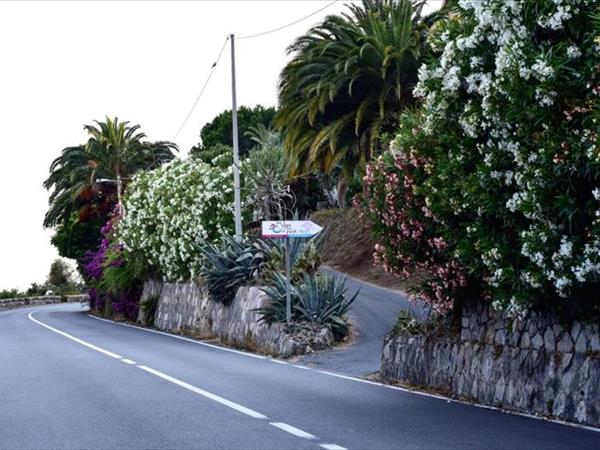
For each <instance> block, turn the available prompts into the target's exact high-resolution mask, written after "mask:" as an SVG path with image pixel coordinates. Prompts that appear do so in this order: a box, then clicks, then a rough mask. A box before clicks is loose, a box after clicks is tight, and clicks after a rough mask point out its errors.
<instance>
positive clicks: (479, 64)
mask: <svg viewBox="0 0 600 450" xmlns="http://www.w3.org/2000/svg"><path fill="white" fill-rule="evenodd" d="M599 5H600V2H599V1H597V0H590V1H571V2H568V1H564V2H560V1H552V0H531V1H525V2H522V1H517V2H506V1H504V0H490V1H481V2H479V1H460V2H458V4H457V5H456V8H455V11H454V14H452V15H451V16H450V17H448V18H447V19H446V20H443V21H440V22H438V23H437V24H436V25H435V26H434V27H433V29H432V31H431V33H430V36H429V40H428V42H429V43H430V46H431V51H432V55H433V56H434V57H433V58H431V59H429V60H428V62H427V63H426V64H425V65H424V66H423V67H421V69H420V70H419V83H418V84H417V86H416V88H415V91H414V94H415V95H416V96H418V97H421V98H422V99H423V103H422V108H421V110H420V111H419V112H417V113H416V114H412V113H411V114H409V115H405V117H404V119H403V120H402V121H401V123H402V124H403V126H402V127H401V130H400V132H399V135H398V137H397V138H396V139H395V140H394V142H393V143H392V145H391V147H390V153H389V154H388V155H386V156H385V158H383V159H382V160H380V161H378V162H376V163H375V164H373V165H372V166H371V167H370V168H369V169H368V170H367V176H366V177H365V182H366V194H367V195H366V196H365V197H366V211H367V215H368V216H369V218H370V221H371V223H372V224H373V227H374V230H375V231H376V237H377V238H378V241H379V242H378V245H377V246H376V254H377V258H378V259H380V260H381V262H382V263H383V264H384V266H386V268H387V269H388V270H390V271H391V272H394V273H398V274H410V273H411V272H413V273H414V272H419V271H420V272H426V274H427V275H428V276H426V277H424V279H425V281H426V283H425V285H423V286H421V288H420V289H419V291H418V292H417V296H418V297H419V298H421V299H424V300H425V301H428V302H429V303H430V304H431V305H432V306H433V308H434V309H435V310H436V311H439V312H442V313H445V312H448V311H449V310H451V309H452V308H453V307H455V306H458V307H460V306H461V305H462V304H463V301H464V300H465V299H467V300H468V299H472V300H480V299H484V301H488V302H490V303H491V304H492V305H493V306H494V307H495V308H496V309H500V310H506V311H508V312H509V313H511V314H514V315H516V316H521V315H523V314H525V313H526V312H527V311H528V310H529V309H531V308H538V309H540V308H541V309H550V310H553V311H557V310H558V311H561V312H563V313H566V314H568V315H570V316H572V315H577V316H579V317H583V318H589V317H590V313H591V314H593V315H595V316H596V317H598V316H599V315H600V302H599V301H598V298H599V297H598V295H596V292H597V290H598V287H599V286H600V238H599V236H600V212H599V211H600V185H599V180H600V151H599V145H598V143H599V137H598V120H600V71H599V70H598V67H599V65H600V52H599V49H600V15H599V14H598V6H599Z"/></svg>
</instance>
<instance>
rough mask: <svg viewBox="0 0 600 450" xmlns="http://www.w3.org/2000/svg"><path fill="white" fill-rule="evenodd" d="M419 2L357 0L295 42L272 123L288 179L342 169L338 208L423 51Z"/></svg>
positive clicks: (407, 92) (387, 125) (403, 103)
mask: <svg viewBox="0 0 600 450" xmlns="http://www.w3.org/2000/svg"><path fill="white" fill-rule="evenodd" d="M422 6H423V2H416V1H411V0H363V2H362V4H361V5H348V9H349V11H348V12H346V13H344V14H343V15H342V16H335V15H331V16H328V17H326V18H325V20H324V21H323V22H322V23H321V24H319V25H317V26H315V27H313V28H312V29H310V30H309V31H308V33H306V34H305V35H303V36H301V37H299V38H298V39H297V40H296V41H295V42H294V43H293V44H292V45H291V46H290V47H289V48H288V53H289V54H293V57H292V59H291V61H290V62H289V63H288V64H287V65H286V66H285V68H284V69H283V71H282V73H281V76H280V82H279V101H280V109H279V112H278V113H277V115H276V117H275V124H276V126H277V127H279V128H280V129H281V130H282V132H283V134H284V145H285V148H286V151H287V152H288V153H289V154H290V157H291V158H290V159H291V160H292V161H293V169H292V171H293V173H292V175H301V174H305V173H307V172H311V171H321V172H324V173H330V172H331V171H332V170H333V169H334V168H335V167H338V166H339V167H341V168H342V175H341V177H340V183H339V184H338V196H339V197H338V198H339V203H340V206H342V205H343V204H344V198H345V192H346V186H347V182H348V180H349V179H350V178H351V177H352V175H353V174H354V171H355V169H356V168H357V167H358V166H361V165H363V164H364V163H365V162H366V161H367V160H368V159H369V158H371V157H372V156H373V154H374V153H375V152H376V150H377V147H378V146H379V144H380V138H381V137H382V135H383V133H386V132H391V131H394V128H395V126H396V125H397V117H398V115H399V112H400V110H401V109H402V108H405V107H407V106H410V105H412V104H413V103H414V101H415V100H414V98H413V96H412V90H413V88H414V85H415V84H416V81H417V70H418V66H419V64H420V59H421V55H422V53H423V48H424V41H425V36H426V26H425V24H424V22H423V21H422V20H421V9H422Z"/></svg>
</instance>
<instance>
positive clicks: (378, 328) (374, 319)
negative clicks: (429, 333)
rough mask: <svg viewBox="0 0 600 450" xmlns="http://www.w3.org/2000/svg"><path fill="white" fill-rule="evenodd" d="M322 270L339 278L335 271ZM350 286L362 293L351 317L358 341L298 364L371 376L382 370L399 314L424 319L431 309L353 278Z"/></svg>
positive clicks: (347, 282) (355, 339)
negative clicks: (385, 343)
mask: <svg viewBox="0 0 600 450" xmlns="http://www.w3.org/2000/svg"><path fill="white" fill-rule="evenodd" d="M322 270H323V271H324V272H327V273H333V274H339V273H338V272H335V271H333V270H331V269H322ZM342 275H343V274H342ZM346 286H347V287H348V292H349V293H350V294H354V292H356V291H357V290H359V291H360V293H359V295H358V297H357V299H356V300H355V302H354V305H353V306H352V309H351V310H350V313H349V315H350V319H351V320H352V324H353V332H354V334H355V336H354V340H353V341H352V342H351V343H350V344H349V345H347V346H343V347H341V348H340V349H336V350H328V351H324V352H319V353H315V354H312V355H307V356H302V357H300V358H299V359H298V361H300V362H302V363H303V364H307V365H310V366H315V367H319V368H323V369H329V370H335V371H338V372H342V373H345V374H348V375H353V376H362V375H367V374H370V373H373V372H377V371H378V370H379V368H380V365H381V349H382V346H383V338H384V336H385V335H386V334H387V333H388V332H389V331H390V330H391V329H392V327H393V326H394V323H395V322H396V318H397V316H398V313H399V312H400V311H402V310H405V311H408V310H410V311H412V312H413V314H414V315H415V316H416V317H417V318H421V319H422V318H424V317H425V316H426V315H427V309H426V308H425V306H423V305H414V304H411V303H410V302H409V300H408V299H407V298H406V296H405V295H404V294H403V293H401V292H398V291H393V290H390V289H386V288H383V287H377V286H374V285H372V284H369V283H366V282H364V281H361V280H358V279H356V278H353V277H350V276H348V278H347V281H346Z"/></svg>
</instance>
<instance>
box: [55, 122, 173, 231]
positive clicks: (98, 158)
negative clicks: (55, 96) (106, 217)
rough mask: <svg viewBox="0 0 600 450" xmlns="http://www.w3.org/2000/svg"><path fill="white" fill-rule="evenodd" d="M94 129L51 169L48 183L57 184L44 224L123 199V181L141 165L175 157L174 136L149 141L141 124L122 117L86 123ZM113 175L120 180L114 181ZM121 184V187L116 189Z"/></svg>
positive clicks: (64, 221) (150, 164) (89, 127)
mask: <svg viewBox="0 0 600 450" xmlns="http://www.w3.org/2000/svg"><path fill="white" fill-rule="evenodd" d="M84 129H85V130H86V131H87V133H88V135H89V139H88V142H87V143H86V144H84V145H79V146H75V147H67V148H65V149H63V151H62V153H61V155H60V156H59V157H58V158H56V159H55V160H54V161H53V162H52V164H51V165H50V175H49V177H48V179H47V180H46V181H45V182H44V187H45V188H46V189H48V190H52V192H51V194H50V199H49V203H50V208H49V209H48V212H47V213H46V216H45V218H44V226H46V227H51V226H55V225H58V224H61V223H66V222H67V221H68V220H69V218H70V216H71V214H72V213H73V212H75V211H79V212H80V213H81V214H84V213H89V210H90V209H92V210H93V209H102V210H106V209H107V208H108V206H107V204H112V205H113V206H114V195H111V194H114V192H115V191H116V196H117V204H119V205H121V195H122V182H123V180H126V179H127V178H129V177H130V176H131V175H132V174H133V173H135V172H137V171H138V170H144V169H153V168H155V167H157V166H159V165H161V164H162V163H164V162H166V161H170V160H172V159H173V158H174V157H175V155H174V151H177V146H176V145H175V144H173V143H171V142H166V141H159V142H147V141H145V140H144V139H145V138H146V135H145V134H144V133H141V132H139V129H140V126H139V125H132V126H130V125H129V122H119V119H118V118H116V117H115V118H114V119H112V120H111V119H109V118H108V117H107V118H106V120H105V121H104V122H99V121H95V125H85V126H84ZM112 180H114V181H115V182H116V186H114V185H113V186H111V184H112ZM115 188H116V189H115Z"/></svg>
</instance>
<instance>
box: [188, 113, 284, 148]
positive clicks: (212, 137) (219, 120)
mask: <svg viewBox="0 0 600 450" xmlns="http://www.w3.org/2000/svg"><path fill="white" fill-rule="evenodd" d="M274 117H275V108H272V107H264V106H261V105H257V106H255V107H254V108H249V107H247V106H240V107H239V108H238V131H239V136H238V139H239V151H240V157H244V156H246V155H247V154H248V153H249V152H250V150H251V149H252V147H254V146H255V145H256V143H255V142H254V141H253V140H252V139H251V138H250V137H249V136H248V135H247V133H248V131H250V129H251V128H252V127H256V126H258V125H264V126H265V127H267V128H270V127H271V125H272V122H273V118H274ZM219 145H227V146H229V147H232V146H233V136H232V119H231V110H230V109H229V110H227V111H223V112H222V113H220V114H219V115H218V116H216V117H215V118H214V119H213V120H212V121H211V122H209V123H207V124H206V125H204V126H203V127H202V130H201V131H200V143H198V145H195V146H194V147H192V149H191V150H190V154H191V155H192V156H196V157H200V159H202V160H205V158H204V157H203V156H202V154H203V153H205V152H210V151H211V149H213V148H214V147H217V146H219Z"/></svg>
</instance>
